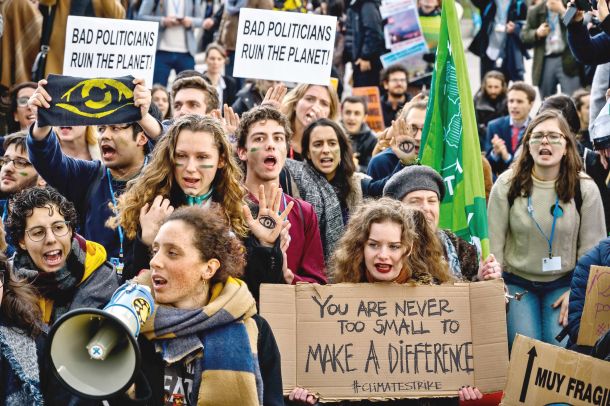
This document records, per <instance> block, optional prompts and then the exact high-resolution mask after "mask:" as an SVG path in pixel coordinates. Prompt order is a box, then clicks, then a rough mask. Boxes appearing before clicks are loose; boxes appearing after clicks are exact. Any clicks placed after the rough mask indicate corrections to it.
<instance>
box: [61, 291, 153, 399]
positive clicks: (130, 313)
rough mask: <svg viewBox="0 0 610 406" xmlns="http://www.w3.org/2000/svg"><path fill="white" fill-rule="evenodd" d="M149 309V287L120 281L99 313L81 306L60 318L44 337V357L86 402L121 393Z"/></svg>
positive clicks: (135, 365) (136, 361) (135, 361)
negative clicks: (46, 350)
mask: <svg viewBox="0 0 610 406" xmlns="http://www.w3.org/2000/svg"><path fill="white" fill-rule="evenodd" d="M153 311H154V301H153V298H152V295H151V293H150V289H149V288H148V287H147V286H143V285H138V284H135V283H126V284H124V285H123V286H121V287H120V288H119V289H117V291H116V292H115V293H114V295H113V296H112V298H111V299H110V302H108V304H107V305H106V307H104V309H103V310H99V309H91V308H85V309H77V310H74V311H71V312H69V313H67V314H65V315H64V316H63V317H61V318H60V319H59V320H57V322H55V324H54V325H53V327H52V328H51V332H50V333H49V340H50V343H51V344H50V346H49V353H50V354H49V355H50V359H51V363H52V365H53V367H54V370H55V373H56V375H57V377H58V378H59V381H60V382H61V383H62V384H63V385H65V386H66V387H67V388H68V389H69V390H71V391H72V392H74V393H76V394H77V395H79V396H83V397H87V398H92V399H107V398H111V397H113V396H115V395H117V394H120V393H122V392H124V391H126V390H127V389H128V388H129V386H130V385H131V383H132V382H133V380H134V379H135V375H136V373H137V371H138V369H139V367H140V350H139V347H138V342H137V337H138V334H139V333H140V326H141V325H143V324H144V323H145V322H146V320H147V319H148V317H149V316H150V315H151V314H152V313H153Z"/></svg>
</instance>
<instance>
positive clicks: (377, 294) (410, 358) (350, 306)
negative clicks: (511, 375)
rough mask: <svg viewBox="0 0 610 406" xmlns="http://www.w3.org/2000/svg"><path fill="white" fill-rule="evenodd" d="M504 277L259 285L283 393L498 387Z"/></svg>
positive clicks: (504, 362) (502, 369) (360, 395)
mask: <svg viewBox="0 0 610 406" xmlns="http://www.w3.org/2000/svg"><path fill="white" fill-rule="evenodd" d="M503 286H504V285H503V283H502V281H494V282H479V283H470V284H467V283H459V284H455V285H442V286H408V285H397V284H382V283H378V284H367V283H360V284H349V283H346V284H337V285H326V286H320V285H314V284H299V285H296V286H290V285H262V286H261V304H260V310H261V314H262V315H263V317H265V318H266V319H267V321H268V322H269V324H270V325H271V327H272V329H273V333H274V335H275V338H276V340H277V342H278V346H279V349H280V352H281V354H282V381H283V384H284V391H285V393H289V392H290V391H291V390H292V389H293V388H294V387H296V386H301V387H304V388H307V389H309V390H310V391H314V392H316V393H318V394H319V395H320V397H321V398H322V399H323V400H327V401H330V400H338V399H371V398H376V399H387V398H406V397H422V396H457V391H458V389H459V388H460V387H462V386H464V385H471V386H477V387H478V388H480V389H481V390H482V391H485V392H488V391H494V390H499V389H501V388H503V387H504V384H505V382H506V372H507V367H508V344H507V339H506V310H505V304H504V287H503Z"/></svg>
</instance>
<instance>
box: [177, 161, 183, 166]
mask: <svg viewBox="0 0 610 406" xmlns="http://www.w3.org/2000/svg"><path fill="white" fill-rule="evenodd" d="M176 166H184V164H180V163H178V162H176Z"/></svg>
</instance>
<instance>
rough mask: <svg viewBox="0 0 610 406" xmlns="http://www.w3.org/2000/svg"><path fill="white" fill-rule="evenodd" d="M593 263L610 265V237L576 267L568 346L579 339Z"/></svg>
mask: <svg viewBox="0 0 610 406" xmlns="http://www.w3.org/2000/svg"><path fill="white" fill-rule="evenodd" d="M591 265H600V266H610V238H606V239H604V240H602V241H600V243H599V244H597V245H596V246H595V247H593V248H592V249H591V250H590V251H589V252H587V253H586V254H585V255H584V256H582V257H581V258H580V259H579V260H578V263H577V264H576V268H575V269H574V274H573V275H572V285H571V286H570V304H569V308H568V329H569V331H570V341H569V344H568V346H569V345H572V344H575V343H576V340H577V339H578V331H579V329H580V317H581V316H582V310H583V308H584V307H585V293H586V291H587V282H588V281H589V270H590V269H591Z"/></svg>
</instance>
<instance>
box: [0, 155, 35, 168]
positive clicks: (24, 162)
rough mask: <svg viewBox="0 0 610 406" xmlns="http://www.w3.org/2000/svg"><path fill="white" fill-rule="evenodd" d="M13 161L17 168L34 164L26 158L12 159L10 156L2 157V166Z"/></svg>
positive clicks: (0, 159) (0, 163)
mask: <svg viewBox="0 0 610 406" xmlns="http://www.w3.org/2000/svg"><path fill="white" fill-rule="evenodd" d="M11 162H12V163H13V165H15V168H17V169H25V168H27V167H28V166H32V163H31V162H30V161H28V160H27V159H25V158H15V159H11V158H10V157H8V156H3V157H0V166H4V165H8V164H10V163H11Z"/></svg>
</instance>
